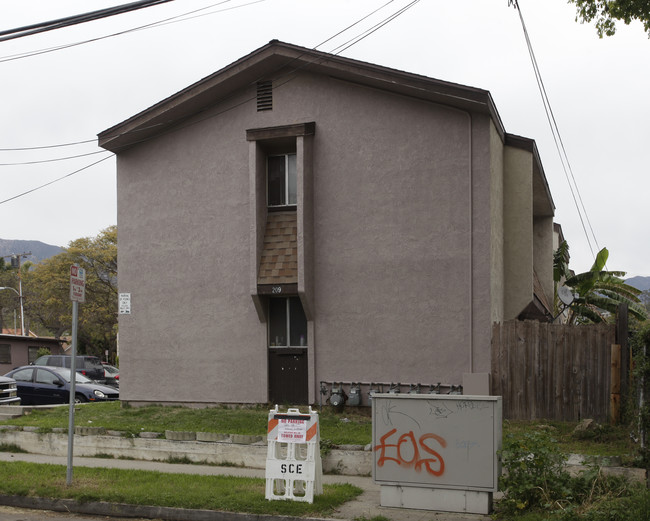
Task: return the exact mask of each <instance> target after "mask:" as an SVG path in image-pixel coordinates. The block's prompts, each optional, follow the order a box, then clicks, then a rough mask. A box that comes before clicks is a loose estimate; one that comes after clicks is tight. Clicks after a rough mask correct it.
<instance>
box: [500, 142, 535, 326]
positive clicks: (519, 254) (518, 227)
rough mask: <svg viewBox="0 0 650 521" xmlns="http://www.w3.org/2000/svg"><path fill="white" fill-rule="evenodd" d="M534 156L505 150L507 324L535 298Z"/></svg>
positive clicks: (520, 151) (513, 150) (505, 307)
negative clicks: (533, 231)
mask: <svg viewBox="0 0 650 521" xmlns="http://www.w3.org/2000/svg"><path fill="white" fill-rule="evenodd" d="M532 173H533V155H532V154H531V153H530V152H528V151H525V150H522V149H519V148H514V147H508V146H507V147H505V148H504V169H503V176H504V223H503V228H504V234H505V236H506V237H508V239H507V240H506V241H505V242H504V247H503V252H504V295H505V296H504V317H503V318H504V320H511V319H514V318H516V317H517V316H518V315H519V313H521V311H522V310H523V309H524V308H525V307H526V306H527V305H528V304H529V303H530V302H531V300H532V298H533V271H532V270H533V233H532V230H533V177H532Z"/></svg>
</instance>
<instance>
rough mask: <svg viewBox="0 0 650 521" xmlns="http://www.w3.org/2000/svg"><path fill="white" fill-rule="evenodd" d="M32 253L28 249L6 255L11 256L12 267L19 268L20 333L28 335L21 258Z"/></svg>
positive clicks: (6, 256)
mask: <svg viewBox="0 0 650 521" xmlns="http://www.w3.org/2000/svg"><path fill="white" fill-rule="evenodd" d="M31 254H32V252H31V251H26V252H23V253H12V254H11V255H5V258H11V267H12V268H18V298H19V300H20V333H21V334H22V336H27V335H26V334H25V309H24V306H23V279H22V274H21V272H20V259H21V258H22V257H28V256H29V255H31ZM14 291H15V290H14ZM14 333H15V331H14Z"/></svg>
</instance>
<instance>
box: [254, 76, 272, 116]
mask: <svg viewBox="0 0 650 521" xmlns="http://www.w3.org/2000/svg"><path fill="white" fill-rule="evenodd" d="M272 109H273V82H272V81H271V80H267V81H258V82H257V112H260V111H262V110H272Z"/></svg>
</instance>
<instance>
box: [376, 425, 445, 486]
mask: <svg viewBox="0 0 650 521" xmlns="http://www.w3.org/2000/svg"><path fill="white" fill-rule="evenodd" d="M396 432H397V429H393V430H391V431H388V432H387V433H386V434H384V435H383V436H382V437H381V438H380V440H379V441H380V443H379V445H377V446H376V447H375V448H374V449H373V450H375V451H380V452H379V459H378V460H377V465H379V466H380V467H383V466H384V463H385V462H386V461H393V462H395V463H397V464H398V465H402V466H404V467H406V468H410V467H413V468H415V470H416V471H417V472H422V467H424V468H425V469H426V471H427V472H428V473H429V474H431V475H433V476H442V474H444V472H445V460H444V459H443V458H442V456H441V455H440V454H439V453H438V452H436V451H435V450H433V448H431V447H430V446H429V445H427V443H426V442H427V441H428V440H435V441H437V442H438V443H439V444H440V446H441V447H442V448H445V447H446V446H447V442H446V441H445V439H444V438H441V437H440V436H438V435H437V434H432V433H428V434H423V435H422V436H420V438H419V439H418V440H417V441H416V440H415V434H413V431H409V432H407V433H404V434H402V435H401V436H400V437H399V438H398V440H397V443H386V441H387V440H388V438H390V437H391V436H393V434H395V433H396ZM387 449H395V451H392V450H391V451H390V454H391V455H389V456H387V455H386V451H387ZM409 449H410V452H412V453H413V456H412V457H411V459H408V460H407V459H404V456H403V453H404V452H407V451H408V450H409ZM420 449H421V450H422V451H423V452H425V453H426V454H425V455H423V456H421V455H420V454H421V453H420ZM427 454H428V455H429V456H432V457H431V458H426V457H424V456H426V455H427ZM392 456H395V457H392Z"/></svg>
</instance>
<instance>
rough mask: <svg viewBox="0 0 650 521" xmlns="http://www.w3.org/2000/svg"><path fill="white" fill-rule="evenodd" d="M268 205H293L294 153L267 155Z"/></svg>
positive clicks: (296, 188) (294, 181) (296, 190)
mask: <svg viewBox="0 0 650 521" xmlns="http://www.w3.org/2000/svg"><path fill="white" fill-rule="evenodd" d="M266 167H267V193H268V201H267V204H268V206H293V205H295V204H296V203H297V193H298V187H297V175H296V154H280V155H271V156H268V157H267V165H266Z"/></svg>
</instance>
